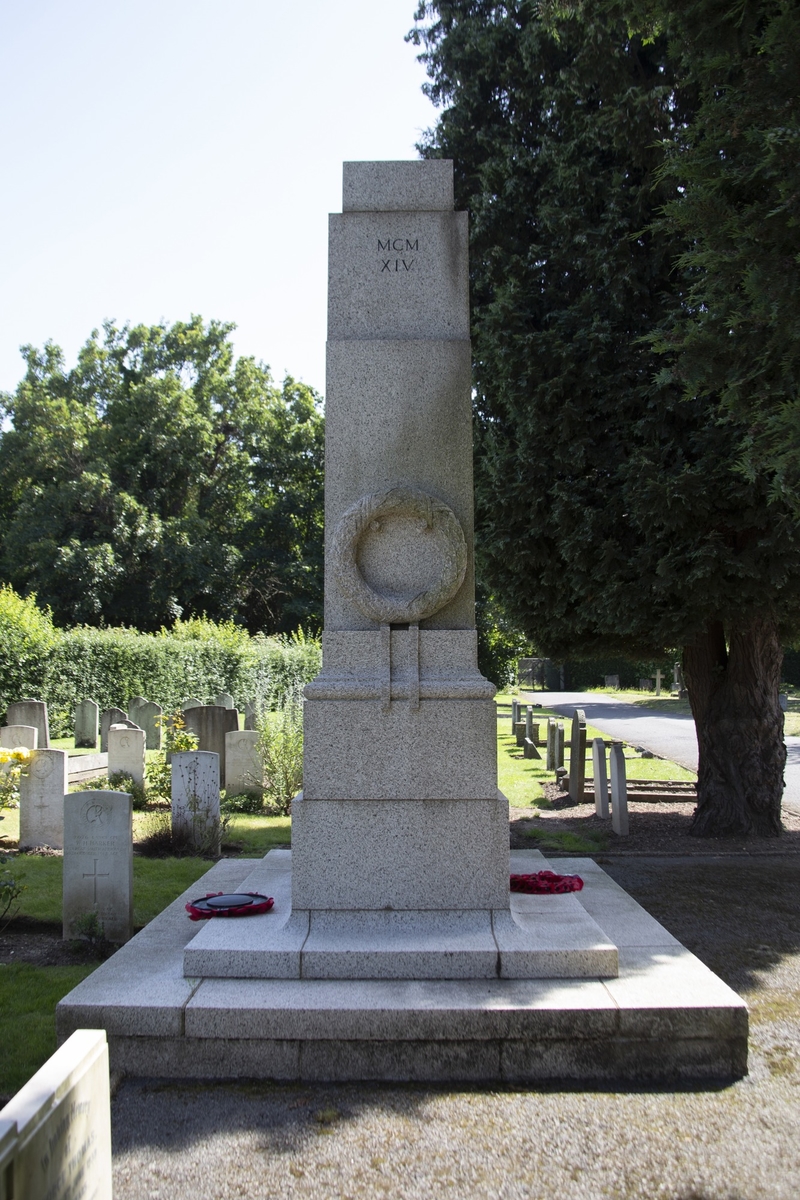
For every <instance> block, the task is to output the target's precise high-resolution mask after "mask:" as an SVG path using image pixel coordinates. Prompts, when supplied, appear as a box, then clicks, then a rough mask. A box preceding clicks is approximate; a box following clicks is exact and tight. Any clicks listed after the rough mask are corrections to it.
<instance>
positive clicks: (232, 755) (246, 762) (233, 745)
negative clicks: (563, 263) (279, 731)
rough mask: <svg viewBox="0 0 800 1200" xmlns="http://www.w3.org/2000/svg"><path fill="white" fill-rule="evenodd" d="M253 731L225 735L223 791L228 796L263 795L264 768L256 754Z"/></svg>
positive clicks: (256, 748) (256, 737)
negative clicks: (261, 785)
mask: <svg viewBox="0 0 800 1200" xmlns="http://www.w3.org/2000/svg"><path fill="white" fill-rule="evenodd" d="M258 740H259V735H258V733H256V732H255V730H249V729H239V730H236V731H234V732H233V733H226V734H225V791H226V793H227V794H228V795H229V796H243V795H248V796H260V795H263V791H262V788H261V787H260V784H261V783H262V782H263V774H264V767H263V763H262V761H261V755H260V754H259V752H258Z"/></svg>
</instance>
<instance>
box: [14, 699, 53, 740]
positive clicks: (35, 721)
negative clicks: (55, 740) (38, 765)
mask: <svg viewBox="0 0 800 1200" xmlns="http://www.w3.org/2000/svg"><path fill="white" fill-rule="evenodd" d="M6 725H33V726H34V728H35V729H36V730H37V731H38V734H39V745H38V749H39V750H47V749H48V748H49V746H50V725H49V723H48V719H47V705H46V704H45V702H44V700H17V701H16V702H15V703H14V704H9V706H8V711H7V712H6Z"/></svg>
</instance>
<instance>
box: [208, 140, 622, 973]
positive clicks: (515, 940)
mask: <svg viewBox="0 0 800 1200" xmlns="http://www.w3.org/2000/svg"><path fill="white" fill-rule="evenodd" d="M343 209H344V211H343V212H342V213H335V214H333V215H332V216H331V217H330V242H329V277H328V302H329V303H328V353H327V360H328V374H327V396H326V444H325V628H324V633H323V658H322V664H323V665H322V671H321V673H320V674H319V676H318V677H317V678H316V679H315V680H314V681H313V682H312V683H310V684H309V685H308V686H307V688H306V693H305V694H306V703H305V710H304V722H305V740H304V746H305V753H304V770H303V792H302V794H301V795H300V796H298V797H297V798H296V799H295V801H294V804H293V808H292V862H291V913H289V912H288V911H287V907H286V906H284V908H283V916H284V920H283V922H281V919H280V915H279V911H278V908H279V906H277V905H276V911H275V914H274V916H273V918H272V920H271V923H270V926H269V928H270V930H271V931H273V934H272V936H271V937H270V938H269V939H268V941H267V943H266V944H265V945H263V946H262V947H260V949H259V950H258V953H257V954H256V955H255V958H254V957H253V956H252V954H251V951H252V949H253V948H252V946H250V945H249V944H248V948H247V955H248V957H247V961H248V963H250V964H251V968H250V969H253V970H256V971H257V972H258V973H259V974H262V975H263V976H265V977H267V978H269V977H276V978H285V977H287V973H288V976H289V977H292V976H296V977H300V976H301V975H302V977H303V978H318V979H334V978H338V979H364V978H377V979H381V978H402V979H415V978H419V979H437V978H441V979H466V978H496V977H498V976H500V977H505V978H530V977H535V976H542V975H547V976H549V975H553V974H561V975H566V976H571V977H575V976H580V975H603V976H606V977H612V976H614V975H616V973H617V950H616V947H615V946H614V945H612V944H611V943H610V942H609V940H608V938H606V937H605V935H604V934H603V933H602V931H601V930H600V929H599V927H598V926H597V925H596V924H595V923H594V922H593V921H592V920H591V918H590V917H589V916H588V915H587V914H586V913H585V912H584V910H583V909H581V908H580V906H577V905H576V906H575V910H574V913H573V914H572V916H573V918H574V919H573V920H572V921H571V923H570V929H569V934H568V936H567V937H566V941H565V943H564V944H563V945H561V946H559V947H558V950H559V953H557V954H554V953H553V951H554V949H555V946H554V943H553V933H552V930H551V929H550V928H548V933H547V937H546V938H545V939H544V941H543V940H542V938H541V937H540V936H539V932H540V931H538V930H536V929H532V928H531V924H530V921H522V920H521V919H520V916H519V913H517V912H515V911H512V908H511V905H510V902H509V850H508V802H507V800H506V798H505V797H504V796H503V795H502V794H501V793H499V792H498V790H497V759H496V732H497V726H496V711H495V705H494V701H493V696H494V691H495V689H494V687H493V685H492V684H491V683H490V682H489V681H488V680H486V679H485V678H484V677H483V676H482V675H481V674H480V672H479V670H478V662H477V635H476V632H475V594H474V593H475V589H474V553H473V488H472V408H471V355H470V342H469V286H468V240H467V216H466V213H458V212H454V211H453V172H452V164H451V163H447V162H436V163H426V162H408V163H346V164H345V167H344V203H343ZM534 924H535V923H534ZM248 936H249V935H246V934H245V933H244V932H239V931H238V930H232V929H226V930H225V931H224V932H223V931H221V930H211V929H208V930H203V931H202V932H201V933H200V934H199V935H198V937H197V938H196V939H195V943H194V946H193V951H192V955H191V956H187V965H186V970H187V973H196V972H197V970H198V962H200V961H202V973H203V974H205V975H214V974H220V975H229V974H230V973H231V971H232V970H234V969H238V968H234V967H233V966H232V963H233V962H234V960H236V961H239V962H241V956H239V958H238V959H237V956H236V955H235V954H233V955H232V954H231V953H230V951H231V950H232V949H233V943H232V939H234V940H236V939H241V938H245V940H247V939H248ZM556 941H558V938H557V937H556ZM201 947H202V948H203V954H202V955H201V956H200V957H198V952H199V951H200V949H201ZM190 957H191V960H192V961H191V962H190V961H189V958H190ZM253 964H255V965H253Z"/></svg>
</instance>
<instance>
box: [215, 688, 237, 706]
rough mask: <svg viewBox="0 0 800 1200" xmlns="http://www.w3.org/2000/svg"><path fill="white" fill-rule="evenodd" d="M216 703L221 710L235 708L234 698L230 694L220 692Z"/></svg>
mask: <svg viewBox="0 0 800 1200" xmlns="http://www.w3.org/2000/svg"><path fill="white" fill-rule="evenodd" d="M214 703H215V704H218V705H219V706H220V707H221V708H233V707H234V700H233V696H232V695H231V694H230V692H220V694H219V695H218V696H217V697H216V699H215V700H214Z"/></svg>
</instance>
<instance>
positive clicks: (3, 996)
mask: <svg viewBox="0 0 800 1200" xmlns="http://www.w3.org/2000/svg"><path fill="white" fill-rule="evenodd" d="M93 970H94V967H92V966H75V967H35V966H33V965H32V964H31V963H12V964H6V965H0V1046H2V1051H0V1095H4V1096H10V1095H12V1094H13V1093H14V1092H16V1091H18V1090H19V1088H21V1087H22V1085H23V1084H24V1083H27V1082H28V1080H29V1079H30V1077H31V1075H33V1074H34V1072H36V1071H38V1069H39V1067H40V1066H41V1065H42V1063H44V1062H45V1061H46V1060H47V1059H48V1058H49V1057H50V1055H51V1054H53V1053H54V1052H55V1049H56V1028H55V1021H54V1019H53V1013H54V1012H55V1007H56V1005H57V1004H58V1002H59V1000H60V999H61V998H62V996H66V994H67V992H70V991H72V989H73V988H74V987H76V986H77V985H78V984H79V983H80V982H81V980H82V979H85V978H86V976H87V975H89V974H90V973H91V972H92V971H93Z"/></svg>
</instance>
